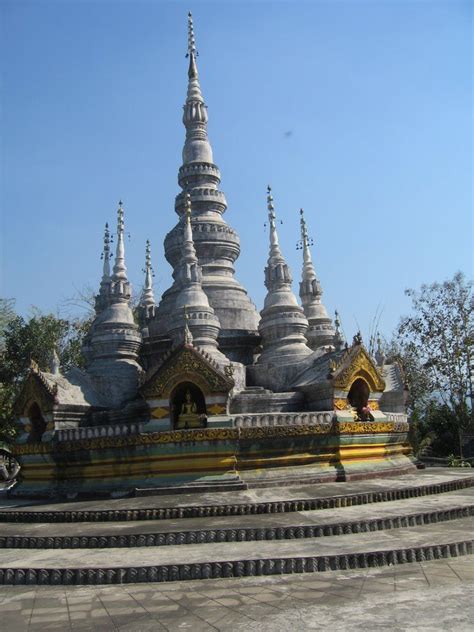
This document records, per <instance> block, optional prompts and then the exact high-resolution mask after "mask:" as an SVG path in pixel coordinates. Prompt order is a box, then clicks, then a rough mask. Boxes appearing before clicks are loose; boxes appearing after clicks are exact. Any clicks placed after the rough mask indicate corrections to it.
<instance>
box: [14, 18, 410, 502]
mask: <svg viewBox="0 0 474 632" xmlns="http://www.w3.org/2000/svg"><path fill="white" fill-rule="evenodd" d="M187 57H188V61H189V64H188V82H187V95H186V101H185V104H184V112H183V123H184V127H185V130H186V136H185V141H184V147H183V163H182V165H181V167H180V168H179V171H178V184H179V187H180V189H181V190H180V192H179V193H178V195H177V196H176V199H175V212H176V214H177V217H178V219H177V223H176V225H175V226H174V227H173V228H171V230H170V232H169V233H168V234H167V235H166V237H165V238H164V250H165V256H166V259H167V261H168V262H169V264H170V265H171V267H172V269H173V274H172V276H173V282H172V284H171V286H170V287H169V288H167V289H166V290H165V291H164V292H163V294H162V296H161V297H160V298H159V300H158V301H156V300H155V293H154V289H153V267H152V256H151V243H150V241H147V243H146V247H145V268H144V274H145V281H144V289H143V292H142V295H141V297H140V301H139V304H138V307H137V308H136V309H135V310H134V309H132V306H131V303H130V297H131V287H130V282H129V280H128V276H127V267H126V261H125V244H124V231H125V209H124V206H123V204H122V203H121V202H120V203H119V206H118V210H117V227H116V231H115V233H116V234H115V258H114V262H113V266H112V265H111V258H112V255H111V240H112V238H111V233H110V229H109V226H108V225H107V224H106V228H105V233H104V242H103V252H102V260H103V264H102V265H103V268H102V277H101V280H100V284H99V289H98V293H97V296H96V300H95V317H94V320H93V323H92V326H91V328H90V331H89V333H88V334H87V336H86V338H85V340H84V346H83V354H84V359H85V368H84V369H79V368H72V369H69V370H67V371H63V370H62V368H61V366H59V364H58V361H57V356H56V357H55V358H53V360H52V363H51V368H50V370H49V371H42V370H40V369H39V367H38V365H36V364H35V363H34V361H33V362H32V365H31V369H30V371H29V374H28V376H27V378H26V379H25V382H24V384H23V387H22V390H21V392H20V395H19V397H18V398H17V401H16V402H15V414H16V417H17V420H18V425H19V428H20V431H19V433H18V437H17V440H16V444H15V445H14V446H13V448H12V452H13V454H14V455H15V458H16V459H17V461H18V464H19V466H20V468H21V469H20V474H19V475H18V477H17V483H16V486H15V487H14V488H13V489H12V490H11V493H12V494H13V495H18V496H35V497H41V496H43V497H44V496H52V497H67V498H75V497H77V496H90V495H97V494H103V495H123V494H139V493H142V492H143V490H147V493H149V492H150V490H151V491H152V492H153V491H155V492H156V493H159V492H160V491H163V490H164V489H166V490H169V488H173V489H174V490H178V491H179V490H184V491H192V490H193V489H197V488H199V489H203V488H204V489H221V490H226V489H235V488H246V487H252V486H255V487H258V486H261V485H265V486H268V485H282V484H284V485H287V484H290V483H292V482H293V483H295V482H319V481H327V480H349V479H352V478H361V477H373V476H375V475H377V476H379V475H393V474H394V473H404V472H409V471H412V470H413V469H414V464H413V459H412V458H411V448H410V445H409V443H408V440H407V436H408V430H409V425H408V421H407V416H406V410H405V399H406V391H405V388H404V378H403V374H402V371H401V369H400V367H399V366H398V365H397V364H388V363H386V362H385V358H384V357H383V354H382V353H380V352H378V353H376V354H375V356H373V355H372V354H371V353H369V352H368V350H367V349H366V348H365V346H364V344H363V341H362V338H361V336H360V334H357V335H356V336H354V339H353V341H352V344H348V343H347V342H345V341H344V339H343V337H342V335H341V330H340V321H339V316H338V315H337V313H336V318H335V320H334V322H333V320H332V319H331V317H330V316H329V314H328V311H327V309H326V307H325V305H324V304H323V301H322V296H323V290H322V286H321V282H320V280H319V278H318V276H317V275H316V271H315V266H314V264H313V259H312V254H311V245H312V242H311V240H310V238H309V236H308V227H307V222H306V218H305V215H304V212H303V210H301V212H300V227H299V230H300V241H299V247H300V249H301V251H302V255H303V256H302V268H301V281H300V284H299V298H300V300H298V298H297V296H296V295H295V293H294V291H293V277H292V273H291V271H290V268H289V266H288V264H287V261H286V259H285V257H284V254H283V252H282V249H281V246H280V242H279V236H278V231H277V210H276V207H277V204H276V203H275V200H274V197H273V192H272V189H271V188H270V187H268V189H267V200H266V205H267V209H266V211H267V214H268V229H269V230H268V234H269V243H268V259H267V264H266V267H265V269H264V270H263V271H262V282H264V284H265V287H266V290H267V293H266V296H265V300H264V305H263V308H262V310H261V311H260V313H258V311H257V308H256V307H255V305H254V303H253V302H252V301H251V299H250V298H249V296H248V294H247V291H246V290H245V288H244V287H243V286H242V284H241V283H240V282H239V281H238V280H237V278H236V276H235V270H234V263H235V261H236V260H237V258H238V257H239V255H240V241H239V237H238V235H237V233H236V231H235V230H234V229H233V228H231V227H230V226H229V225H228V224H227V223H226V221H225V219H224V214H225V211H226V209H227V202H226V198H225V195H224V193H223V192H222V191H221V190H220V188H219V186H220V182H221V174H220V171H219V168H218V167H217V165H216V164H215V163H214V158H213V151H212V147H211V144H210V141H209V136H208V110H207V106H206V104H205V101H204V97H203V94H202V90H201V85H200V80H199V73H198V67H197V52H196V43H195V35H194V26H193V19H192V16H191V14H189V16H188V54H187ZM263 213H264V208H263V204H262V216H263ZM295 229H296V230H297V227H295ZM262 268H263V262H262ZM379 351H380V350H379Z"/></svg>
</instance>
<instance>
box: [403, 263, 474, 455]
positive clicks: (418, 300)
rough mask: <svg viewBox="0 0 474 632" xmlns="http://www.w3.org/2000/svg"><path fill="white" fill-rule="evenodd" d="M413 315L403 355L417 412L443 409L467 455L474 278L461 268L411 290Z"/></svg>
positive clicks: (436, 414) (406, 321) (405, 324)
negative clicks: (465, 433) (444, 278)
mask: <svg viewBox="0 0 474 632" xmlns="http://www.w3.org/2000/svg"><path fill="white" fill-rule="evenodd" d="M406 294H407V296H409V297H410V298H411V300H412V311H413V313H412V315H411V316H405V317H403V318H402V319H401V321H400V324H399V326H398V330H397V343H396V346H398V348H399V354H400V358H401V360H402V363H403V365H404V368H405V372H406V377H407V381H408V384H409V386H410V388H411V391H412V392H411V408H412V412H414V413H415V415H419V416H422V415H423V414H425V415H426V413H427V411H428V410H431V412H432V416H433V419H435V418H437V419H438V425H439V423H440V422H439V417H440V414H441V416H442V417H443V416H444V420H445V421H446V425H447V426H448V427H449V426H451V427H452V428H453V429H454V431H455V432H456V434H457V438H458V443H459V453H460V455H461V456H462V433H463V431H464V430H465V429H466V428H467V427H468V426H469V425H470V424H472V422H473V384H472V378H473V375H472V369H473V366H472V361H473V356H472V354H473V341H474V335H473V333H474V327H473V311H474V309H473V308H474V302H473V296H472V282H469V281H466V279H465V277H464V275H463V274H462V273H461V272H457V273H456V274H455V275H454V277H453V278H452V279H451V280H448V281H445V282H444V283H433V284H431V285H422V287H421V289H420V290H419V291H416V290H407V291H406Z"/></svg>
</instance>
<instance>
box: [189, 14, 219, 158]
mask: <svg viewBox="0 0 474 632" xmlns="http://www.w3.org/2000/svg"><path fill="white" fill-rule="evenodd" d="M187 56H188V57H189V68H188V94H187V97H186V103H185V104H184V113H183V123H184V125H185V127H186V142H185V143H184V148H183V163H184V164H189V163H192V162H210V163H212V161H213V159H212V149H211V145H210V143H209V139H208V137H207V106H206V104H205V103H204V99H203V96H202V92H201V86H200V84H199V75H198V69H197V63H196V56H197V53H196V40H195V38H194V26H193V16H192V15H191V13H189V14H188V53H187Z"/></svg>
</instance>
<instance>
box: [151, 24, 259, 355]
mask: <svg viewBox="0 0 474 632" xmlns="http://www.w3.org/2000/svg"><path fill="white" fill-rule="evenodd" d="M187 27H188V28H187V50H188V53H187V57H189V66H188V77H187V95H186V101H185V104H184V108H183V124H184V126H185V128H186V138H185V141H184V146H183V164H182V165H181V167H180V169H179V173H178V183H179V186H180V187H181V191H180V193H178V195H177V196H176V200H175V211H176V214H177V215H178V217H179V221H178V223H177V224H176V226H175V227H174V228H173V229H172V230H171V231H170V232H169V233H168V234H167V236H166V238H165V256H166V259H167V261H168V262H169V263H170V264H171V266H172V267H173V279H174V282H173V285H172V286H171V287H170V288H168V289H167V290H166V291H165V292H164V293H163V296H162V299H161V301H160V304H159V306H158V309H157V312H156V316H155V318H154V319H153V320H152V321H151V322H150V326H149V331H150V336H151V337H152V338H154V339H156V340H157V341H159V343H160V344H161V345H162V348H165V347H166V345H167V344H168V342H167V341H168V340H169V336H168V332H167V327H166V325H165V323H166V322H167V321H168V319H170V318H173V314H174V310H175V304H176V297H177V295H178V293H179V292H180V287H181V286H180V280H179V276H180V275H181V274H182V271H181V268H182V265H181V263H182V259H183V251H184V248H185V244H189V233H190V232H191V234H192V238H193V244H194V251H195V256H196V257H197V259H198V261H199V268H200V274H201V275H202V289H203V290H204V292H205V293H206V295H207V297H208V300H209V304H210V306H211V307H212V308H213V309H214V310H215V315H216V317H217V318H218V320H219V322H220V327H221V328H220V332H219V345H220V348H221V350H222V351H223V352H224V353H225V354H226V355H227V356H228V357H229V358H230V359H231V360H233V361H235V362H241V361H244V362H246V363H250V362H252V359H253V355H254V350H255V347H256V345H257V343H258V333H257V326H258V314H257V310H256V308H255V305H254V304H253V303H252V301H251V300H250V299H249V297H248V295H247V292H246V291H245V289H244V288H243V287H242V285H241V284H240V283H239V281H238V280H237V279H236V278H235V270H234V262H235V260H236V259H237V258H238V256H239V254H240V243H239V236H238V235H237V233H236V231H235V230H234V229H233V228H231V227H230V226H229V225H228V224H227V223H226V222H225V220H224V218H223V215H224V213H225V212H226V209H227V201H226V198H225V195H224V193H223V192H222V191H221V190H220V189H219V184H220V179H221V176H220V172H219V167H218V166H217V165H216V164H214V158H213V153H212V148H211V144H210V142H209V138H208V132H207V123H208V113H207V106H206V104H205V103H204V98H203V95H202V92H201V85H200V82H199V76H198V68H197V63H196V59H197V51H196V39H195V35H194V24H193V18H192V15H191V14H189V15H188V23H187ZM188 194H189V195H190V199H191V203H192V224H188V223H187V222H185V221H184V218H185V214H186V207H187V198H186V196H187V195H188ZM187 247H188V245H186V248H187ZM190 328H191V330H192V326H191V321H190ZM193 335H194V332H193Z"/></svg>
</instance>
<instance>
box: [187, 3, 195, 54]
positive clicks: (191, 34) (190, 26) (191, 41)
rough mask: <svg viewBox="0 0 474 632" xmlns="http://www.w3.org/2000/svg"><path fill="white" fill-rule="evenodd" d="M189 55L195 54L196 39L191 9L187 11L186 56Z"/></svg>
mask: <svg viewBox="0 0 474 632" xmlns="http://www.w3.org/2000/svg"><path fill="white" fill-rule="evenodd" d="M190 55H194V56H196V55H197V51H196V40H195V37H194V25H193V14H192V13H191V11H189V13H188V52H187V54H186V57H189V56H190Z"/></svg>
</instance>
